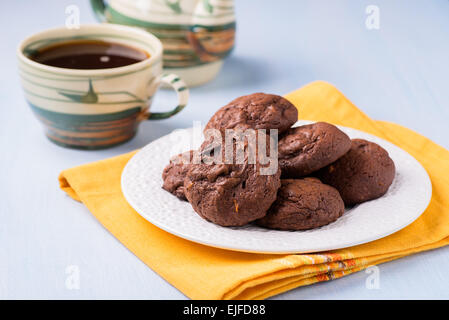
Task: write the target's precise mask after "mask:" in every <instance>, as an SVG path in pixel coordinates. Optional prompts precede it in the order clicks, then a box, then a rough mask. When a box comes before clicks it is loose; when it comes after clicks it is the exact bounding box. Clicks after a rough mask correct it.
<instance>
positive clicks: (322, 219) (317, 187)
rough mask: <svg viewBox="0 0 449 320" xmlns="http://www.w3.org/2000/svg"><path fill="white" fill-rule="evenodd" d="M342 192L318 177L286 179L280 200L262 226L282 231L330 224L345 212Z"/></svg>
mask: <svg viewBox="0 0 449 320" xmlns="http://www.w3.org/2000/svg"><path fill="white" fill-rule="evenodd" d="M344 211H345V207H344V203H343V200H342V199H341V197H340V195H339V193H338V191H337V190H336V189H335V188H333V187H331V186H329V185H326V184H323V183H321V182H320V180H318V179H316V178H303V179H282V180H281V188H280V189H279V191H278V196H277V199H276V201H275V202H274V203H273V205H272V206H271V208H270V210H268V213H267V215H266V216H265V217H263V218H262V219H259V220H257V221H256V223H257V224H258V225H260V226H263V227H266V228H270V229H279V230H307V229H313V228H318V227H321V226H324V225H327V224H329V223H331V222H333V221H335V220H337V219H338V218H339V217H341V216H342V215H343V213H344Z"/></svg>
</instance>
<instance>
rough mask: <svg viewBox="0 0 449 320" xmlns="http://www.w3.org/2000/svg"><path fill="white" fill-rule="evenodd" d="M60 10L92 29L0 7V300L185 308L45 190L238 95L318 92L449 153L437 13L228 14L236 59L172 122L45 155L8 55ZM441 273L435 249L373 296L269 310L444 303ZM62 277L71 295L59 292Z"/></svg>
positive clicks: (331, 289) (433, 5)
mask: <svg viewBox="0 0 449 320" xmlns="http://www.w3.org/2000/svg"><path fill="white" fill-rule="evenodd" d="M256 2H257V5H256V4H255V3H256ZM374 2H375V3H374ZM70 4H75V5H78V6H79V8H80V14H81V16H80V17H81V22H82V23H92V22H95V19H94V17H93V14H92V12H91V10H90V7H89V3H88V1H74V0H70V1H69V0H63V1H50V0H45V1H43V0H40V1H30V0H28V1H25V0H22V1H8V2H6V1H2V4H1V5H0V30H1V31H0V32H1V35H2V39H1V43H2V48H1V50H0V61H1V69H0V72H1V77H0V81H1V83H0V97H1V99H2V100H1V101H2V104H1V105H2V106H1V108H0V119H1V121H2V123H1V125H0V146H1V150H3V151H2V153H1V157H0V168H2V174H1V179H0V195H1V196H0V197H1V201H0V220H1V223H0V244H1V245H0V298H58V299H59V298H136V299H148V298H151V299H178V298H181V299H182V298H185V296H184V295H183V294H182V293H180V292H179V291H178V290H176V289H175V288H174V287H172V286H171V285H170V284H168V283H167V282H165V281H164V280H163V279H162V278H161V277H159V276H158V275H157V274H156V273H154V272H153V271H152V270H150V269H149V268H148V267H146V266H145V265H144V264H143V263H142V262H141V261H140V260H139V259H138V258H137V257H135V256H134V255H133V254H132V253H130V252H129V251H128V250H127V249H126V248H125V247H124V246H123V245H121V244H120V243H119V242H118V241H117V240H116V239H115V238H114V237H113V236H112V235H111V234H109V233H108V232H107V231H106V230H105V229H104V228H103V227H102V226H101V225H100V224H99V223H98V222H97V221H96V220H95V218H93V217H92V215H91V214H90V213H89V212H88V210H87V209H86V208H85V207H84V206H83V205H81V204H79V203H76V202H74V201H73V200H71V199H69V198H68V197H66V196H65V195H64V194H63V193H62V192H61V191H60V190H59V189H58V184H57V176H58V173H59V172H60V171H61V170H63V169H65V168H68V167H72V166H75V165H79V164H82V163H86V162H90V161H94V160H99V159H103V158H107V157H110V156H113V155H118V154H121V153H124V152H127V151H131V150H134V149H137V148H139V147H142V146H144V145H145V144H147V143H149V142H150V141H152V140H153V139H155V138H157V137H160V136H162V135H165V134H167V133H169V132H171V131H172V130H173V129H175V128H178V127H189V126H192V122H193V121H195V120H202V121H206V120H207V119H208V118H209V117H210V116H211V115H212V114H213V113H214V111H215V110H216V109H217V108H218V107H219V106H222V105H223V104H225V103H227V102H228V101H230V100H231V99H233V98H234V97H237V96H239V95H243V94H248V93H252V92H256V91H264V92H271V93H277V94H285V93H287V92H290V91H292V90H294V89H297V88H299V87H301V86H303V85H304V84H306V83H308V82H311V81H314V80H319V79H320V80H326V81H328V82H331V83H333V84H334V85H336V86H337V87H338V88H339V89H340V90H341V91H342V92H343V93H344V94H345V95H346V96H347V97H348V98H349V99H351V100H352V101H353V102H354V103H355V104H356V105H357V106H358V107H359V108H361V109H362V110H363V111H364V112H365V113H367V114H368V115H369V116H371V117H373V118H375V119H381V120H388V121H393V122H396V123H399V124H401V125H404V126H407V127H409V128H411V129H413V130H415V131H418V132H419V133H421V134H423V135H425V136H427V137H429V138H431V139H432V140H434V141H435V142H437V143H438V144H440V145H442V146H443V147H445V148H449V141H448V138H449V126H448V122H449V103H448V101H449V83H448V80H447V77H448V75H449V18H448V17H449V1H446V0H432V1H419V0H415V1H412V0H403V1H399V0H394V1H391V0H389V1H388V0H377V1H365V0H361V1H349V0H339V1H333V0H332V1H331V0H328V1H313V0H311V1H304V0H301V1H299V0H297V1H292V0H277V1H268V0H258V1H248V0H246V1H245V0H237V3H236V10H237V21H238V35H237V44H236V49H235V51H234V52H233V54H232V56H231V57H230V58H229V59H228V60H227V61H226V62H225V65H224V70H223V71H222V72H221V73H220V75H219V77H218V78H217V79H216V80H214V81H212V82H210V83H209V84H207V85H205V86H202V87H199V88H194V89H192V90H191V99H190V103H189V105H188V106H187V107H186V109H185V111H183V112H182V113H181V114H179V115H178V116H176V117H174V118H172V119H170V120H166V121H161V122H148V123H143V124H142V126H141V128H140V132H139V134H138V135H137V136H136V138H135V139H134V140H132V141H131V142H128V143H126V144H124V145H122V146H119V147H117V148H113V149H109V150H103V151H95V152H88V151H76V150H69V149H63V148H60V147H57V146H55V145H53V144H51V143H50V142H49V141H47V140H46V139H45V138H44V136H43V134H42V129H41V126H40V124H39V123H38V122H37V120H36V119H35V118H34V116H33V115H32V114H31V112H30V110H29V109H28V106H27V105H26V103H25V101H24V99H23V95H22V91H21V88H20V85H19V79H18V73H17V66H16V57H15V49H16V46H17V45H18V43H19V41H20V40H21V39H23V38H24V37H25V36H27V35H29V34H31V33H34V32H36V31H38V30H41V29H44V28H49V27H54V26H60V25H63V24H64V22H65V19H66V14H65V9H66V7H67V6H68V5H70ZM370 5H375V6H376V8H377V9H378V11H379V21H378V22H379V23H378V28H377V25H376V24H374V25H373V23H372V21H371V20H369V21H368V22H367V19H370V17H369V16H370V14H369V13H367V7H369V6H370ZM370 8H371V7H370ZM370 10H371V9H369V8H368V12H372V11H370ZM367 25H368V27H367ZM174 101H175V97H174V94H172V93H171V92H166V91H163V92H161V93H160V94H159V95H158V97H157V98H156V101H155V104H154V110H163V109H164V108H168V107H170V106H171V105H172V104H173V103H174ZM448 174H449V173H448ZM448 260H449V248H443V249H438V250H435V251H431V252H426V253H422V254H418V255H415V256H411V257H407V258H403V259H400V260H397V261H393V262H390V263H387V264H384V265H380V266H379V288H378V289H375V288H372V286H370V285H367V281H369V276H370V274H367V273H365V272H363V271H362V272H359V273H356V274H353V275H350V276H348V277H345V278H342V279H339V280H335V281H331V282H327V283H320V284H317V285H313V286H309V287H303V288H299V289H296V290H292V291H290V292H287V293H285V294H282V295H279V296H277V297H276V299H335V298H341V299H346V298H355V299H365V298H368V299H389V298H399V299H400V298H446V299H447V298H449V289H448V288H449V277H448V276H447V264H448ZM74 270H77V272H79V273H78V275H79V280H80V282H79V284H80V285H79V288H77V287H76V286H75V287H73V286H72V287H71V286H70V284H69V285H68V284H67V281H69V280H70V275H73V272H74ZM70 288H71V289H70Z"/></svg>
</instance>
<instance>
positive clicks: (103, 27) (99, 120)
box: [17, 24, 189, 149]
mask: <svg viewBox="0 0 449 320" xmlns="http://www.w3.org/2000/svg"><path fill="white" fill-rule="evenodd" d="M86 39H87V40H102V41H106V42H115V43H120V44H124V45H128V46H130V47H134V48H136V49H140V50H144V51H146V52H147V53H149V54H150V57H149V58H147V59H145V60H143V61H140V62H137V63H134V64H130V65H127V66H123V67H117V68H109V69H90V70H79V69H65V68H57V67H51V66H47V65H44V64H40V63H37V62H35V61H33V60H31V59H30V58H29V56H30V54H32V53H33V52H35V50H39V48H43V47H47V46H48V45H50V44H55V43H58V42H65V41H70V40H86ZM17 56H18V59H19V72H20V78H21V82H22V86H23V90H24V92H25V98H26V100H27V101H28V103H29V105H30V106H31V109H32V110H33V112H34V113H35V114H36V116H37V117H38V118H39V120H40V121H41V122H42V123H43V125H44V128H45V133H46V135H47V137H48V138H49V139H50V140H51V141H53V142H54V143H56V144H58V145H61V146H65V147H73V148H82V149H99V148H106V147H111V146H114V145H117V144H120V143H123V142H125V141H127V140H129V139H131V138H132V137H133V136H134V135H135V134H136V130H137V127H138V125H139V123H140V122H141V121H143V120H154V119H165V118H169V117H171V116H173V115H175V114H176V113H178V112H179V111H181V110H182V109H183V108H184V107H185V105H186V104H187V100H188V96H189V91H188V89H187V87H186V85H185V84H184V82H183V81H182V80H181V79H180V78H179V77H178V76H177V75H174V74H163V71H162V44H161V42H160V40H158V38H156V37H155V36H153V35H152V34H150V33H148V32H145V31H142V30H140V29H136V28H132V27H126V26H119V25H113V24H96V25H82V26H80V28H79V29H68V28H65V27H61V28H55V29H50V30H46V31H42V32H39V33H37V34H34V35H32V36H30V37H28V38H26V39H25V40H24V41H22V43H20V45H19V47H18V49H17ZM161 84H164V85H168V86H171V87H172V88H173V89H174V90H175V91H176V92H177V95H178V105H177V106H176V107H175V108H174V109H173V110H171V111H168V112H162V113H156V112H154V113H152V112H150V111H149V108H150V105H151V101H152V99H153V96H154V94H155V93H156V91H157V90H158V88H159V87H160V85H161Z"/></svg>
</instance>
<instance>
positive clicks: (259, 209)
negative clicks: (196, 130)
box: [184, 139, 280, 226]
mask: <svg viewBox="0 0 449 320" xmlns="http://www.w3.org/2000/svg"><path fill="white" fill-rule="evenodd" d="M246 142H247V141H246ZM235 146H236V144H234V143H232V144H231V146H230V147H229V146H228V148H232V149H233V156H234V159H233V162H231V163H229V162H228V161H226V160H227V159H225V154H226V149H227V148H226V144H225V141H224V139H223V140H222V141H221V143H220V144H219V145H217V144H216V143H215V144H214V142H213V141H206V142H205V143H204V144H203V145H202V147H201V148H200V152H201V154H202V155H203V156H204V154H205V153H209V155H208V156H206V157H209V159H203V162H202V163H200V164H192V165H191V167H190V169H189V171H188V172H187V175H186V178H185V180H184V186H185V194H186V197H187V199H188V201H189V202H190V204H191V205H192V207H193V209H194V210H195V211H196V212H197V213H198V214H199V215H200V216H201V217H203V218H204V219H206V220H209V221H211V222H213V223H216V224H218V225H221V226H242V225H245V224H247V223H249V222H251V221H254V220H256V219H259V218H262V217H263V216H265V214H266V212H267V210H268V208H269V207H270V206H271V204H272V203H273V202H274V200H275V199H276V193H277V190H278V189H279V186H280V170H279V168H278V167H277V166H276V170H275V171H274V173H273V174H267V175H263V174H261V171H260V168H261V167H262V164H260V162H259V161H258V158H257V157H256V159H255V160H256V161H255V162H254V163H253V164H252V162H251V161H250V159H251V157H250V156H249V150H250V148H249V147H248V144H247V143H245V144H244V151H245V153H244V157H243V158H242V160H243V161H242V162H241V163H240V162H237V161H236V159H237V157H236V152H237V151H236V150H235V149H234V148H235ZM267 148H268V147H267ZM211 149H213V150H212V151H211ZM217 153H219V154H220V156H219V157H218V158H220V159H222V160H223V161H222V163H218V164H215V163H212V164H208V163H209V162H208V161H210V160H211V159H210V158H211V157H216V156H217ZM206 160H208V161H206ZM275 160H276V159H275Z"/></svg>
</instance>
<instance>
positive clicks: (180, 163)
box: [162, 150, 194, 200]
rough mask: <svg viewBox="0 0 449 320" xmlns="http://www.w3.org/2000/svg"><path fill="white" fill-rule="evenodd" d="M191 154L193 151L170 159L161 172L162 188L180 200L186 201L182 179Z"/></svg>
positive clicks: (190, 160)
mask: <svg viewBox="0 0 449 320" xmlns="http://www.w3.org/2000/svg"><path fill="white" fill-rule="evenodd" d="M193 153H194V151H193V150H190V151H187V152H184V153H180V154H178V155H176V156H174V157H172V158H171V159H170V163H169V164H168V165H167V166H166V167H165V168H164V171H163V172H162V180H164V184H163V185H162V188H163V189H165V190H167V191H168V192H170V193H172V194H174V195H175V196H177V197H178V198H179V199H182V200H187V199H186V196H185V194H184V178H185V177H186V174H187V171H188V170H189V166H190V164H191V162H192V159H193Z"/></svg>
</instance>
